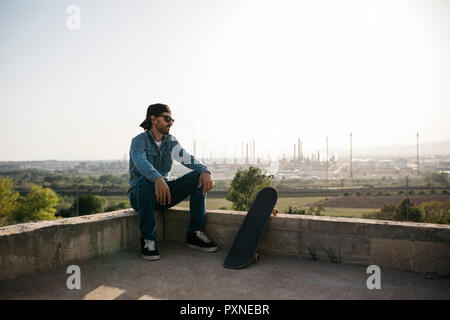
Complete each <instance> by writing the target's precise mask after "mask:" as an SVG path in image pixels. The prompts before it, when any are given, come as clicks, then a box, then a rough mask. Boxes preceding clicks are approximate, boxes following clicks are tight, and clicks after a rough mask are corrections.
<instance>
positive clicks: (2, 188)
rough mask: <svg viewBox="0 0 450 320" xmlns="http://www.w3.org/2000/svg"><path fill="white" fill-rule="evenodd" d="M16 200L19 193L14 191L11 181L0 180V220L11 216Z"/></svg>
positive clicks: (8, 179)
mask: <svg viewBox="0 0 450 320" xmlns="http://www.w3.org/2000/svg"><path fill="white" fill-rule="evenodd" d="M18 198H19V193H18V192H15V191H14V183H13V180H12V179H10V178H0V219H6V218H8V217H9V216H10V215H11V214H12V212H13V210H14V207H15V205H16V200H17V199H18ZM0 225H2V223H1V221H0Z"/></svg>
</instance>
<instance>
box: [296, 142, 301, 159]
mask: <svg viewBox="0 0 450 320" xmlns="http://www.w3.org/2000/svg"><path fill="white" fill-rule="evenodd" d="M297 145H298V146H297V159H298V160H301V158H302V156H301V152H300V139H298V140H297Z"/></svg>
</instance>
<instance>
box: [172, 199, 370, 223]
mask: <svg viewBox="0 0 450 320" xmlns="http://www.w3.org/2000/svg"><path fill="white" fill-rule="evenodd" d="M325 199H326V197H295V198H278V201H277V204H276V208H277V209H278V211H279V212H280V213H283V212H286V211H287V210H288V208H289V206H291V207H296V208H298V209H300V208H301V209H305V210H308V209H309V206H308V204H310V203H313V202H316V201H321V200H325ZM178 206H180V207H186V208H189V201H183V202H181V203H180V204H178ZM206 207H207V208H208V209H211V210H214V209H225V210H231V209H232V203H231V202H230V201H228V200H226V199H206ZM375 211H377V210H376V209H366V208H331V207H325V211H324V212H322V213H321V215H323V216H333V217H353V218H362V216H363V215H364V214H366V213H370V212H375Z"/></svg>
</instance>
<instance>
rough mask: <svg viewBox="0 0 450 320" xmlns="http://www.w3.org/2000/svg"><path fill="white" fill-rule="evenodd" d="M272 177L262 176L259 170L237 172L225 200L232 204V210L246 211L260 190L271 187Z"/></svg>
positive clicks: (254, 168) (253, 168)
mask: <svg viewBox="0 0 450 320" xmlns="http://www.w3.org/2000/svg"><path fill="white" fill-rule="evenodd" d="M272 181H273V175H265V174H262V172H261V169H259V168H256V167H249V168H248V170H238V171H237V172H236V175H235V176H234V178H233V180H232V181H231V187H230V188H229V189H228V194H227V197H226V199H227V200H228V201H231V202H232V203H233V210H239V211H247V210H249V209H250V206H251V204H252V203H253V201H254V200H255V198H256V195H257V194H258V192H259V191H261V189H263V188H265V187H269V186H271V185H272Z"/></svg>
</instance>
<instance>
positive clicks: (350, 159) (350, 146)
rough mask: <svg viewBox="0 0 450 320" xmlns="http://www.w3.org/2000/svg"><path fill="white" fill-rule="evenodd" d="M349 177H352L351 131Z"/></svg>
mask: <svg viewBox="0 0 450 320" xmlns="http://www.w3.org/2000/svg"><path fill="white" fill-rule="evenodd" d="M350 178H353V167H352V133H351V132H350Z"/></svg>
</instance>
